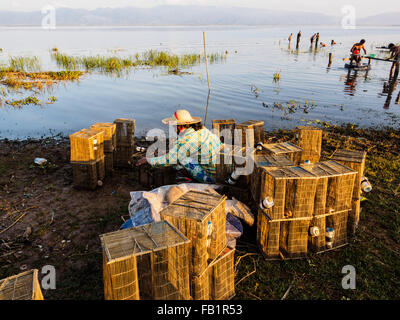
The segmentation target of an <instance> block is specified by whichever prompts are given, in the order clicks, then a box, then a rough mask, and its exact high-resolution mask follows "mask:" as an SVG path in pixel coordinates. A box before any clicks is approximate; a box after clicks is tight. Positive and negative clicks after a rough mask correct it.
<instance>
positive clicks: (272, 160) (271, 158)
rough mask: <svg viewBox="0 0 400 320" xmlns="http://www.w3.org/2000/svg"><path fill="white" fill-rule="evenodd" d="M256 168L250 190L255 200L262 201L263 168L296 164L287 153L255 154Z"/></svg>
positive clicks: (251, 179) (251, 178) (252, 175)
mask: <svg viewBox="0 0 400 320" xmlns="http://www.w3.org/2000/svg"><path fill="white" fill-rule="evenodd" d="M252 159H253V161H254V170H253V173H252V174H251V177H250V190H251V194H252V197H253V199H254V201H256V202H257V203H258V202H259V201H260V183H261V168H278V167H289V166H294V163H293V161H291V160H290V159H289V158H288V157H287V156H286V155H285V154H278V155H275V154H254V155H253V157H252Z"/></svg>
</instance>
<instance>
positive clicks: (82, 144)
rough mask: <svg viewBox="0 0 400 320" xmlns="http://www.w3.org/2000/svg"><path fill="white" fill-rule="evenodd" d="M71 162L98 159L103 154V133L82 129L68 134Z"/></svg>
mask: <svg viewBox="0 0 400 320" xmlns="http://www.w3.org/2000/svg"><path fill="white" fill-rule="evenodd" d="M69 140H70V145H71V162H88V161H96V160H100V159H101V158H102V157H103V156H104V133H103V132H101V131H95V130H89V129H82V130H81V131H78V132H75V133H73V134H71V135H70V136H69Z"/></svg>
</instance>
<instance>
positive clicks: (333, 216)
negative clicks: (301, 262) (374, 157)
mask: <svg viewBox="0 0 400 320" xmlns="http://www.w3.org/2000/svg"><path fill="white" fill-rule="evenodd" d="M303 167H304V168H306V169H307V170H308V171H309V172H311V173H313V174H314V175H316V176H317V177H318V178H319V179H318V184H317V192H316V195H315V203H314V213H313V220H312V221H311V226H313V227H317V228H318V230H319V235H318V236H310V237H309V245H310V248H311V250H312V251H314V252H321V251H325V250H328V249H329V248H328V247H327V244H326V228H333V229H334V234H335V235H334V240H333V244H332V248H336V247H339V246H342V245H344V244H347V219H348V212H349V210H350V209H351V204H352V193H353V187H354V180H355V177H356V174H357V173H356V172H355V171H354V170H353V169H351V168H348V167H347V166H344V165H342V164H340V163H338V162H336V161H325V162H320V163H315V164H310V165H303Z"/></svg>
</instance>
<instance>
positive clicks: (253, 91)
mask: <svg viewBox="0 0 400 320" xmlns="http://www.w3.org/2000/svg"><path fill="white" fill-rule="evenodd" d="M250 90H251V92H252V93H253V94H254V96H255V97H256V99H257V98H258V97H259V96H260V89H258V88H257V87H256V86H255V85H254V84H252V85H251V86H250ZM261 91H262V90H261ZM262 92H264V91H262Z"/></svg>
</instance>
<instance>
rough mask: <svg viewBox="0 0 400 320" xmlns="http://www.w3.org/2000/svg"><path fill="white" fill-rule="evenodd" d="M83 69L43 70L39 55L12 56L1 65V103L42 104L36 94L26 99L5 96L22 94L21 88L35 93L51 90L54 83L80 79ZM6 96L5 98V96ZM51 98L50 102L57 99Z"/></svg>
mask: <svg viewBox="0 0 400 320" xmlns="http://www.w3.org/2000/svg"><path fill="white" fill-rule="evenodd" d="M83 74H84V72H83V71H73V70H70V71H41V66H40V61H39V59H38V58H37V57H32V58H29V57H10V58H9V61H8V64H3V65H1V66H0V98H1V104H3V103H4V102H5V104H7V105H10V106H14V107H21V106H25V105H32V104H34V105H38V104H41V103H40V102H39V100H38V99H37V98H36V97H34V96H29V97H27V98H24V99H14V100H6V99H5V97H6V96H8V95H10V94H12V95H19V94H21V90H25V91H31V92H33V93H34V94H38V93H39V92H44V91H49V90H50V89H51V88H52V86H53V85H54V84H57V83H60V82H62V81H78V80H79V79H80V78H81V77H82V75H83ZM3 97H4V98H3ZM53 98H54V97H50V98H49V103H54V102H55V101H57V100H56V99H55V100H54V99H53Z"/></svg>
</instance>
